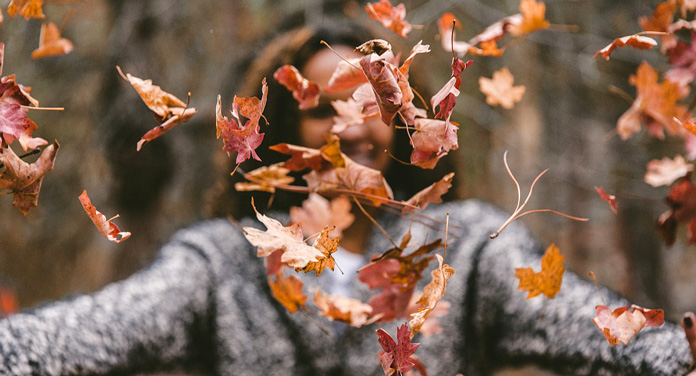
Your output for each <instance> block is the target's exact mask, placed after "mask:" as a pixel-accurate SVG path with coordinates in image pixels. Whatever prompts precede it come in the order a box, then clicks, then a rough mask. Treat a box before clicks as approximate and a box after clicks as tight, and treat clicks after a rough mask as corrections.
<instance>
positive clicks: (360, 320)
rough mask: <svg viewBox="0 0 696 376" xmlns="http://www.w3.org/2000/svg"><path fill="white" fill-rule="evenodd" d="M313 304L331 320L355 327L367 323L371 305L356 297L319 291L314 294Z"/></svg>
mask: <svg viewBox="0 0 696 376" xmlns="http://www.w3.org/2000/svg"><path fill="white" fill-rule="evenodd" d="M314 304H316V306H317V308H319V314H321V315H322V316H325V317H328V318H329V319H331V320H332V321H340V322H344V323H346V324H348V325H350V326H353V327H355V328H359V327H361V326H363V325H366V324H369V323H370V322H371V320H368V317H369V316H370V314H372V307H371V306H370V305H369V304H365V303H363V302H361V301H359V300H357V299H353V298H347V297H345V296H341V295H322V293H321V292H320V291H317V292H316V293H315V294H314Z"/></svg>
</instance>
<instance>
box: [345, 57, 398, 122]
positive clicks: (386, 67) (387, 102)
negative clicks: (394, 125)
mask: <svg viewBox="0 0 696 376" xmlns="http://www.w3.org/2000/svg"><path fill="white" fill-rule="evenodd" d="M360 67H362V70H363V72H364V73H365V76H366V77H367V80H368V82H369V83H370V85H371V87H372V90H373V92H374V95H375V97H376V101H377V105H378V106H379V113H380V116H381V118H382V122H384V124H386V125H391V122H392V120H394V117H395V116H396V113H397V112H398V111H399V109H400V108H401V106H402V105H403V93H402V91H401V87H400V86H399V76H398V70H397V69H396V68H395V67H394V66H393V65H392V64H391V63H389V62H388V61H387V60H386V59H385V58H384V57H383V56H379V55H377V54H370V55H367V56H365V57H363V58H362V59H360ZM356 100H357V99H356ZM358 102H360V101H359V100H358ZM365 107H367V106H365Z"/></svg>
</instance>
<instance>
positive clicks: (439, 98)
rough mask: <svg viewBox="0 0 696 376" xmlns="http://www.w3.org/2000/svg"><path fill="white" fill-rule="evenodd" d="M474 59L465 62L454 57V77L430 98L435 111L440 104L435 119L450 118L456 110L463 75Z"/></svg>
mask: <svg viewBox="0 0 696 376" xmlns="http://www.w3.org/2000/svg"><path fill="white" fill-rule="evenodd" d="M472 62H473V60H469V61H467V62H464V61H463V60H460V59H458V58H456V57H453V58H452V77H451V78H450V80H449V81H447V83H446V84H445V86H443V87H442V89H440V91H438V92H437V94H435V95H433V97H432V98H431V99H430V104H431V105H432V106H433V111H434V110H435V108H436V107H438V106H440V110H439V111H438V113H437V114H435V119H445V120H449V118H450V116H451V115H452V111H453V110H454V106H455V105H456V104H457V97H458V96H459V87H460V86H461V84H462V79H461V75H462V72H463V71H464V69H466V68H468V67H469V65H471V63H472Z"/></svg>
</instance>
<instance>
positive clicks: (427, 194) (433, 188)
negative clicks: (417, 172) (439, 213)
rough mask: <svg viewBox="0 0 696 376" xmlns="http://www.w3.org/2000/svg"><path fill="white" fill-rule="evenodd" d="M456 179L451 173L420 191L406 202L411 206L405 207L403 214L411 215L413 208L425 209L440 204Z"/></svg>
mask: <svg viewBox="0 0 696 376" xmlns="http://www.w3.org/2000/svg"><path fill="white" fill-rule="evenodd" d="M453 178H454V172H450V173H449V174H447V175H445V176H443V177H442V179H440V180H439V181H437V182H435V183H433V184H431V185H429V186H428V187H426V188H424V189H422V190H420V191H418V193H416V194H415V195H413V197H411V198H410V199H408V201H406V204H408V205H410V206H405V207H404V208H403V209H402V211H401V214H404V213H409V212H411V211H413V208H412V207H413V206H416V207H418V208H420V209H425V207H426V206H428V204H438V203H440V202H442V195H444V194H445V193H447V191H449V189H450V188H452V179H453Z"/></svg>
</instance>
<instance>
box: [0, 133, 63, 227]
mask: <svg viewBox="0 0 696 376" xmlns="http://www.w3.org/2000/svg"><path fill="white" fill-rule="evenodd" d="M59 148H60V145H59V144H58V141H54V142H53V144H52V145H49V146H48V147H47V148H46V149H44V150H43V151H42V152H41V155H40V156H39V159H38V160H36V162H34V163H31V164H30V163H26V162H24V161H23V160H22V159H21V158H19V157H18V156H17V154H15V152H14V151H13V150H12V148H10V147H9V146H7V147H4V148H0V162H2V164H3V165H4V166H5V171H2V172H0V190H2V191H5V192H6V193H12V194H13V195H14V200H13V201H12V205H14V206H15V207H16V208H18V209H19V210H21V211H22V213H23V214H24V215H27V213H29V209H31V208H33V207H36V205H37V204H38V201H39V191H40V190H41V182H42V181H43V177H44V175H45V174H46V173H47V172H48V171H51V170H52V169H53V165H54V163H55V160H56V154H57V153H58V149H59Z"/></svg>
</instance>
